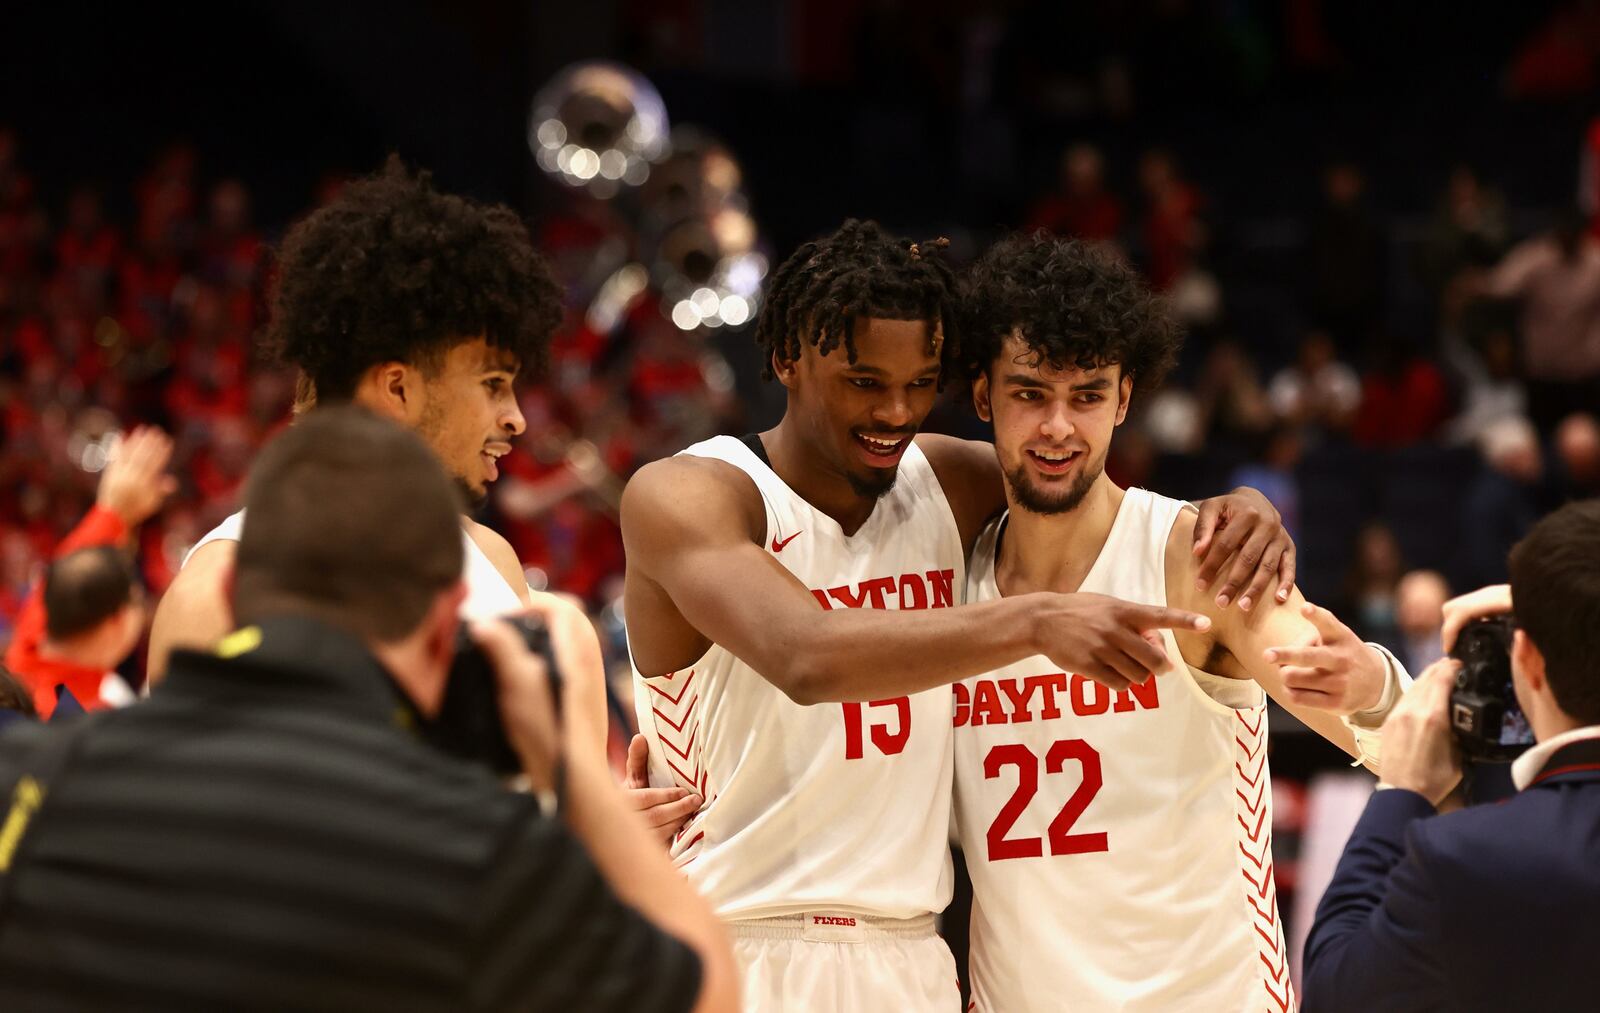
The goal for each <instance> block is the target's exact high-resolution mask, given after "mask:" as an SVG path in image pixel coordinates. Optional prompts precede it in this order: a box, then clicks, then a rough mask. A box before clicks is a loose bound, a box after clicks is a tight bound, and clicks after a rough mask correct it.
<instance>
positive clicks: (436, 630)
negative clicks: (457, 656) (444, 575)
mask: <svg viewBox="0 0 1600 1013" xmlns="http://www.w3.org/2000/svg"><path fill="white" fill-rule="evenodd" d="M466 600H467V585H466V582H465V581H459V580H458V581H456V583H455V584H454V585H453V586H451V587H449V588H446V589H445V590H443V591H441V592H440V593H439V596H438V597H437V598H435V599H434V601H433V607H432V609H430V610H429V615H428V640H427V645H426V646H427V651H428V658H429V660H432V661H439V662H442V663H443V664H445V665H449V663H450V656H451V655H453V654H454V653H455V650H456V630H457V629H459V628H460V626H461V603H462V602H464V601H466Z"/></svg>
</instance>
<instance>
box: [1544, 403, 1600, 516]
mask: <svg viewBox="0 0 1600 1013" xmlns="http://www.w3.org/2000/svg"><path fill="white" fill-rule="evenodd" d="M1552 444H1553V449H1554V451H1555V454H1554V457H1553V459H1552V461H1551V467H1550V471H1551V476H1550V477H1551V480H1552V485H1553V492H1554V502H1553V503H1551V504H1550V505H1551V506H1553V507H1554V506H1560V505H1561V504H1563V503H1568V502H1571V501H1572V500H1577V499H1590V498H1591V497H1595V496H1600V421H1597V420H1596V419H1595V417H1594V416H1593V415H1590V414H1588V413H1586V412H1582V413H1578V414H1575V415H1569V416H1567V417H1566V418H1565V419H1563V420H1562V422H1561V424H1560V425H1559V426H1557V427H1556V435H1555V439H1554V440H1553V441H1552Z"/></svg>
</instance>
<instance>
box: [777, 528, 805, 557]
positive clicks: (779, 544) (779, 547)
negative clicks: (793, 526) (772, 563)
mask: <svg viewBox="0 0 1600 1013" xmlns="http://www.w3.org/2000/svg"><path fill="white" fill-rule="evenodd" d="M803 534H805V531H804V530H801V531H796V532H795V533H794V534H792V535H790V536H789V537H788V538H785V539H784V540H783V541H781V542H780V541H778V536H777V535H773V536H772V551H773V552H782V551H783V547H784V546H785V545H788V544H789V543H790V542H792V541H794V540H795V539H796V538H799V537H800V536H801V535H803Z"/></svg>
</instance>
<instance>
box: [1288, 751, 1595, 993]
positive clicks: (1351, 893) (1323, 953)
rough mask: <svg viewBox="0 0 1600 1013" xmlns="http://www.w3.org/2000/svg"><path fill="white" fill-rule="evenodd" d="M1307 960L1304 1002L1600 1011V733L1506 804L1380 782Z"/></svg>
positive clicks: (1557, 756)
mask: <svg viewBox="0 0 1600 1013" xmlns="http://www.w3.org/2000/svg"><path fill="white" fill-rule="evenodd" d="M1303 964H1304V975H1303V977H1304V981H1303V982H1302V983H1301V986H1302V987H1301V998H1302V1003H1301V1008H1302V1010H1304V1011H1305V1013H1341V1011H1345V1010H1350V1011H1361V1013H1377V1011H1380V1010H1451V1011H1454V1010H1486V1011H1487V1010H1494V1011H1501V1013H1504V1011H1516V1013H1527V1011H1534V1010H1579V1009H1582V1010H1593V1009H1600V739H1586V740H1580V741H1577V742H1573V743H1569V744H1568V745H1566V746H1564V747H1562V748H1560V749H1558V750H1556V751H1555V753H1553V754H1552V755H1551V757H1550V759H1549V761H1548V762H1547V763H1546V764H1545V766H1544V767H1543V769H1542V770H1541V772H1540V774H1539V775H1538V776H1537V777H1536V778H1535V779H1534V780H1533V781H1532V782H1531V783H1530V784H1529V785H1528V787H1527V788H1526V789H1524V790H1523V791H1521V792H1518V793H1517V794H1516V795H1514V796H1512V797H1511V798H1509V799H1507V800H1505V801H1504V802H1501V803H1499V804H1496V805H1485V806H1478V807H1475V808H1471V809H1465V810H1462V811H1460V812H1454V813H1449V814H1446V815H1443V816H1440V815H1436V814H1435V813H1434V810H1433V807H1432V806H1431V805H1429V804H1428V801H1427V800H1426V799H1424V798H1423V797H1422V796H1421V795H1418V794H1416V793H1415V792H1411V791H1405V790H1402V789H1398V788H1396V789H1392V790H1388V791H1380V792H1377V793H1375V794H1374V795H1373V796H1372V799H1371V800H1370V801H1369V802H1368V803H1367V808H1366V811H1365V812H1364V813H1363V814H1362V816H1361V820H1360V822H1359V823H1357V824H1356V828H1355V831H1354V833H1352V834H1351V836H1350V842H1349V843H1348V844H1347V845H1345V850H1344V855H1343V856H1342V857H1341V858H1340V859H1339V866H1338V868H1337V869H1336V870H1335V871H1334V874H1333V881H1332V883H1331V884H1330V885H1329V886H1328V890H1327V892H1326V893H1325V894H1323V896H1322V902H1321V904H1319V905H1318V906H1317V918H1316V922H1315V924H1313V925H1312V927H1311V934H1310V936H1309V937H1308V938H1307V939H1306V952H1305V960H1304V962H1303Z"/></svg>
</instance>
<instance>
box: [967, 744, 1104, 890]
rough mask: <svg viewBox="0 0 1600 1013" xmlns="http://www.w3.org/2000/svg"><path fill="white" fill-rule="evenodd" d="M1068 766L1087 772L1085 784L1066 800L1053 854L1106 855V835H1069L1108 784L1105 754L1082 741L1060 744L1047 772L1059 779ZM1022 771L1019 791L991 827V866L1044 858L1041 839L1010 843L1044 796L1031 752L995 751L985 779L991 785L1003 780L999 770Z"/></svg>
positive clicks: (1018, 748) (986, 761)
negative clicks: (1036, 797) (1033, 803)
mask: <svg viewBox="0 0 1600 1013" xmlns="http://www.w3.org/2000/svg"><path fill="white" fill-rule="evenodd" d="M1068 760H1077V761H1078V763H1079V764H1081V765H1082V766H1083V781H1082V783H1080V784H1079V785H1078V790H1077V791H1074V792H1073V793H1072V797H1071V798H1069V799H1067V803H1066V805H1064V806H1062V807H1061V811H1060V812H1059V813H1057V814H1056V818H1055V819H1053V820H1051V821H1050V827H1049V837H1050V854H1052V855H1082V854H1087V853H1089V852H1093V851H1106V850H1108V845H1107V843H1106V835H1105V834H1104V833H1095V834H1074V833H1069V831H1070V830H1071V829H1072V825H1073V824H1074V823H1076V822H1077V821H1078V817H1079V816H1082V815H1083V811H1084V810H1085V809H1087V808H1089V802H1090V800H1092V799H1093V798H1094V797H1095V795H1096V793H1098V792H1099V791H1100V787H1101V785H1102V784H1103V783H1104V782H1103V780H1102V778H1101V774H1100V754H1099V753H1097V752H1095V750H1094V747H1093V746H1091V745H1089V744H1088V743H1087V742H1085V741H1083V740H1082V739H1059V740H1057V741H1056V742H1054V743H1052V744H1051V746H1050V751H1049V752H1047V753H1046V754H1045V757H1044V766H1045V771H1046V772H1047V773H1050V774H1059V773H1061V771H1062V768H1063V767H1064V766H1065V765H1066V762H1067V761H1068ZM1002 767H1016V768H1017V790H1016V791H1014V792H1012V794H1011V798H1009V799H1008V800H1006V804H1005V805H1004V806H1002V807H1001V808H1000V812H999V814H998V815H996V816H995V818H994V823H992V824H990V826H989V833H988V838H989V861H991V862H998V861H1001V860H1003V859H1007V858H1038V857H1040V856H1041V855H1043V854H1044V842H1043V841H1041V840H1040V839H1039V838H1037V837H1016V838H1012V837H1007V836H1006V834H1008V833H1010V831H1011V827H1012V826H1013V825H1014V824H1015V823H1016V822H1017V818H1018V817H1020V816H1021V815H1022V813H1023V810H1025V809H1027V808H1028V803H1029V802H1031V801H1033V796H1034V795H1035V794H1037V793H1038V791H1039V758H1038V757H1037V756H1035V755H1034V753H1033V750H1031V749H1029V748H1028V747H1027V746H1024V745H1021V744H1017V743H1013V744H1011V745H1004V746H995V747H994V748H993V749H991V750H989V755H988V756H985V757H984V758H983V776H984V777H985V778H988V779H992V778H996V777H999V776H1000V768H1002Z"/></svg>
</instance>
